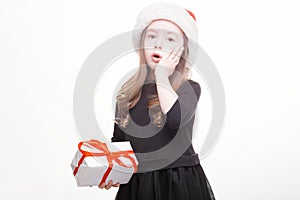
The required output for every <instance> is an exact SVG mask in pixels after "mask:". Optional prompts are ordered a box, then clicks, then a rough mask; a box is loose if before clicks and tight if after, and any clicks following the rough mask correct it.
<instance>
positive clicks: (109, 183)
mask: <svg viewBox="0 0 300 200" xmlns="http://www.w3.org/2000/svg"><path fill="white" fill-rule="evenodd" d="M119 186H120V184H119V183H116V184H112V181H111V180H110V181H109V182H108V185H105V183H102V184H101V185H100V186H99V188H101V189H103V188H105V189H107V190H108V189H110V188H111V187H119Z"/></svg>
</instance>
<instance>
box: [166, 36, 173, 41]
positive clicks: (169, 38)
mask: <svg viewBox="0 0 300 200" xmlns="http://www.w3.org/2000/svg"><path fill="white" fill-rule="evenodd" d="M166 39H167V41H168V42H174V41H175V39H174V38H172V37H167V38H166Z"/></svg>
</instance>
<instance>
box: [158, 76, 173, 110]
mask: <svg viewBox="0 0 300 200" xmlns="http://www.w3.org/2000/svg"><path fill="white" fill-rule="evenodd" d="M155 80H156V86H157V93H158V99H159V102H160V107H161V110H162V112H163V113H164V114H166V113H167V112H168V111H169V110H170V109H171V107H172V106H173V105H174V103H175V102H176V100H177V99H178V95H177V93H176V92H175V91H174V89H173V88H172V86H171V84H170V81H169V78H168V77H167V76H166V75H163V74H155Z"/></svg>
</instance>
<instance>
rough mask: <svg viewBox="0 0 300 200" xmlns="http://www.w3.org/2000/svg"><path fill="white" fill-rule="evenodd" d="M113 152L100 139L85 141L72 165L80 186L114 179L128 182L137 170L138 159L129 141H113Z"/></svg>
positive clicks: (81, 144)
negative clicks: (114, 149) (114, 148)
mask: <svg viewBox="0 0 300 200" xmlns="http://www.w3.org/2000/svg"><path fill="white" fill-rule="evenodd" d="M111 144H113V145H114V146H115V147H116V149H117V151H115V152H112V151H110V150H109V149H108V147H107V145H106V144H105V143H103V142H100V141H98V140H89V141H83V142H80V143H79V144H78V150H77V152H76V154H75V156H74V158H73V160H72V163H71V167H72V170H73V175H74V177H75V179H76V182H77V185H78V186H96V185H98V186H99V185H100V184H101V183H103V182H105V185H107V184H108V182H109V181H110V180H112V182H113V184H116V183H120V184H125V183H128V182H129V180H130V178H131V177H132V175H133V173H135V172H137V166H138V160H137V158H136V157H135V155H134V152H133V150H132V147H131V145H130V142H129V141H125V142H112V143H111Z"/></svg>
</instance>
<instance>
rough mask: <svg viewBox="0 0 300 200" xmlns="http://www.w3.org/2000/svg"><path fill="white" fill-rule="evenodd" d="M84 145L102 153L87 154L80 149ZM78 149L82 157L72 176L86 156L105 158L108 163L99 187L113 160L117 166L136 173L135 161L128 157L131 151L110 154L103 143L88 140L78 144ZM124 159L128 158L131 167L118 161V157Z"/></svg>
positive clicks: (87, 152) (110, 168)
mask: <svg viewBox="0 0 300 200" xmlns="http://www.w3.org/2000/svg"><path fill="white" fill-rule="evenodd" d="M86 144H89V145H90V146H92V147H94V148H96V149H98V150H100V151H102V153H94V152H89V151H84V150H82V149H81V147H82V145H85V146H87V145H86ZM78 149H79V151H80V152H81V153H82V157H81V158H80V160H79V162H78V165H77V167H76V168H75V169H74V171H73V174H74V176H75V175H76V174H77V172H78V169H79V167H80V165H81V164H82V162H83V160H84V158H85V157H88V156H106V157H107V161H108V163H109V166H108V169H107V170H106V172H105V173H104V175H103V177H102V180H101V182H100V183H99V186H100V185H101V183H103V182H105V180H106V178H107V176H108V174H109V173H110V171H111V170H112V167H113V162H112V161H113V160H115V161H116V162H117V163H118V164H119V165H121V166H123V167H126V168H131V167H134V173H135V172H137V165H136V162H135V160H134V159H133V158H132V157H131V156H130V155H129V154H132V153H134V152H133V151H132V150H127V151H116V152H111V151H109V150H108V148H107V146H106V144H105V143H103V142H100V141H98V140H89V141H85V142H80V143H79V144H78ZM121 156H123V157H125V158H128V159H129V160H130V161H131V163H132V166H127V165H125V164H124V163H123V162H122V161H121V160H120V159H119V157H121Z"/></svg>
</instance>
